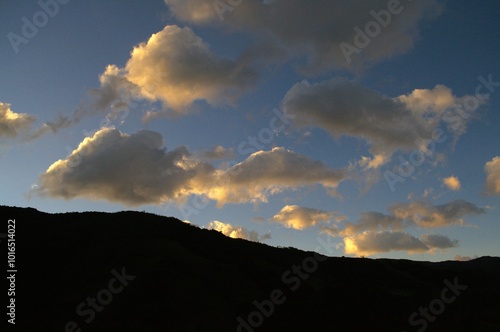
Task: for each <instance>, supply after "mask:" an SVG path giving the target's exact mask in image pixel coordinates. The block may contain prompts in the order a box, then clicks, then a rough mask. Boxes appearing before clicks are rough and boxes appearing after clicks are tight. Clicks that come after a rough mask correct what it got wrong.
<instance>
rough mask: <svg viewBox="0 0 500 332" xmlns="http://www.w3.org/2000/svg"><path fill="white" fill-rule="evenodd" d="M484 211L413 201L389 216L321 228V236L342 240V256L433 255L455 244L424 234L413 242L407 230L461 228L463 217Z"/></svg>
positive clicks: (464, 203) (374, 215) (460, 204)
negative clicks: (385, 253)
mask: <svg viewBox="0 0 500 332" xmlns="http://www.w3.org/2000/svg"><path fill="white" fill-rule="evenodd" d="M484 212H485V209H483V208H479V207H477V206H476V205H474V204H473V203H470V202H467V201H464V200H460V199H459V200H454V201H451V202H448V203H445V204H441V205H431V204H429V203H425V202H421V201H415V202H410V203H399V204H394V205H393V206H392V207H391V208H390V214H384V213H380V212H374V211H371V212H363V213H362V214H361V218H360V219H359V220H358V221H357V222H354V223H353V222H349V221H346V222H344V223H343V228H341V227H340V226H339V225H338V224H337V225H325V226H322V227H321V232H322V233H324V234H327V235H329V236H333V237H342V238H343V240H344V249H345V251H346V253H348V254H349V253H351V254H357V255H371V254H374V253H379V252H387V251H392V250H404V251H408V252H409V253H415V252H433V251H435V250H436V249H447V248H452V247H456V246H458V242H457V241H455V240H450V239H449V238H448V237H446V236H443V235H436V234H424V235H422V236H421V237H420V238H416V237H414V236H412V235H410V234H408V233H406V232H404V230H405V229H407V228H409V227H418V228H423V229H428V228H438V227H441V228H442V227H449V226H453V225H463V224H464V220H463V219H462V218H463V217H464V216H466V215H478V214H481V213H484Z"/></svg>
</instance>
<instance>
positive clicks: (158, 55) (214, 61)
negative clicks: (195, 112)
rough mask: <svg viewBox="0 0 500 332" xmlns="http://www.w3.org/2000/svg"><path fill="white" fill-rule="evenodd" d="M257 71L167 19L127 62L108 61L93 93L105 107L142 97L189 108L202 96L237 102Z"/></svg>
mask: <svg viewBox="0 0 500 332" xmlns="http://www.w3.org/2000/svg"><path fill="white" fill-rule="evenodd" d="M257 76H258V75H257V73H256V71H255V70H253V69H252V68H250V67H248V66H247V65H246V64H245V63H242V62H241V61H240V62H238V60H232V59H229V58H221V57H218V56H217V55H216V54H214V53H213V52H212V51H211V50H210V47H209V45H208V44H206V43H205V42H204V41H203V40H202V39H201V38H200V37H198V36H197V35H196V34H195V33H194V32H193V31H192V30H191V29H190V28H188V27H185V28H180V27H178V26H176V25H167V26H166V27H165V28H164V29H163V30H162V31H160V32H158V33H155V34H153V35H152V36H151V37H150V38H149V40H148V41H147V42H143V43H141V44H139V45H137V46H135V47H134V49H133V50H132V52H131V55H130V59H129V60H128V61H127V63H126V65H125V67H124V68H118V67H117V66H115V65H109V66H108V67H107V68H106V71H105V72H104V73H103V74H102V75H101V77H100V81H101V88H100V89H98V90H96V91H94V94H96V95H97V104H96V105H97V107H100V108H106V107H109V106H111V105H113V104H114V103H117V102H120V101H122V102H125V103H126V102H128V101H130V100H131V99H134V98H139V99H146V100H148V101H151V102H155V101H161V102H162V103H163V105H164V107H165V108H166V109H168V110H171V111H174V112H175V113H176V114H186V113H188V112H190V111H191V106H192V105H193V103H195V102H196V101H201V100H203V101H206V102H207V103H209V104H211V105H216V106H220V105H234V104H235V102H236V100H237V99H238V98H239V96H241V94H242V93H244V92H245V91H247V90H249V89H251V88H252V86H253V85H254V82H255V81H256V79H257ZM156 115H157V114H154V113H149V114H148V115H147V117H149V118H151V117H154V116H156Z"/></svg>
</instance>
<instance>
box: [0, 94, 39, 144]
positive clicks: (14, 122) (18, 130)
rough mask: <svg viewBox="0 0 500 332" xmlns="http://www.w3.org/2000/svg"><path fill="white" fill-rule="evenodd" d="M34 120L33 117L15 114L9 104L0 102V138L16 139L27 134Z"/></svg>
mask: <svg viewBox="0 0 500 332" xmlns="http://www.w3.org/2000/svg"><path fill="white" fill-rule="evenodd" d="M35 120H36V117H35V116H33V115H29V114H26V113H15V112H13V111H12V110H11V109H10V104H6V103H2V102H0V138H16V137H19V136H20V135H22V134H25V133H27V132H28V131H29V130H30V128H31V125H32V124H33V122H35Z"/></svg>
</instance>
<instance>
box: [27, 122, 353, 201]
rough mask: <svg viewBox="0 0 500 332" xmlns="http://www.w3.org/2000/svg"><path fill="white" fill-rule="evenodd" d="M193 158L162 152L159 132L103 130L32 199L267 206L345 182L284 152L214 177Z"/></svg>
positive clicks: (51, 171)
mask: <svg viewBox="0 0 500 332" xmlns="http://www.w3.org/2000/svg"><path fill="white" fill-rule="evenodd" d="M195 154H196V153H195ZM195 154H191V153H190V152H189V151H188V149H187V148H186V147H183V146H181V147H178V148H176V149H174V150H172V151H166V149H165V147H164V146H163V138H162V136H161V135H160V134H159V133H157V132H153V131H147V130H142V131H139V132H137V133H135V134H132V135H129V134H125V133H122V132H120V131H119V130H117V129H112V128H105V129H101V130H99V131H97V132H96V133H95V134H94V135H93V136H92V137H87V138H85V139H84V140H83V141H82V142H81V143H80V145H79V146H78V147H77V148H76V149H75V150H74V151H73V152H71V153H70V155H69V156H67V157H66V158H65V159H61V160H58V161H56V162H54V163H53V164H52V165H51V166H50V167H49V168H48V169H47V170H46V171H45V172H44V173H43V174H41V175H40V178H39V186H38V188H37V189H36V190H35V192H34V193H36V194H38V195H41V196H50V197H58V198H64V199H72V198H76V197H83V198H88V199H94V200H97V199H105V200H108V201H112V202H120V203H123V204H125V205H131V206H136V205H142V204H160V203H163V202H166V201H172V200H174V201H184V200H185V199H186V198H187V197H188V196H189V195H202V196H204V197H206V198H209V199H212V200H214V201H216V202H217V205H218V206H219V207H221V206H223V205H224V204H228V203H248V202H252V203H256V202H266V201H267V198H268V197H269V196H270V195H273V194H276V193H280V192H282V191H284V190H293V189H296V188H299V187H303V186H312V185H315V184H319V185H322V186H323V187H325V188H326V189H327V190H328V191H329V192H330V193H332V194H333V193H334V191H335V188H336V186H337V185H338V183H339V182H340V181H342V180H344V179H345V178H346V173H345V171H343V170H334V169H331V168H329V167H328V166H326V165H325V164H323V163H322V162H320V161H316V160H312V159H309V158H307V157H305V156H303V155H300V154H298V153H295V152H292V151H289V150H285V149H284V148H274V149H273V150H271V151H258V152H255V153H253V154H252V155H250V156H249V157H248V158H247V159H245V160H243V161H242V162H240V163H238V164H236V165H234V166H232V167H230V168H225V169H224V168H220V169H216V168H215V167H214V166H213V165H211V164H209V163H207V162H205V161H202V160H200V159H198V158H196V157H194V155H195Z"/></svg>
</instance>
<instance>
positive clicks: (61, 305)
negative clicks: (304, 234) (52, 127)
mask: <svg viewBox="0 0 500 332" xmlns="http://www.w3.org/2000/svg"><path fill="white" fill-rule="evenodd" d="M0 215H1V216H2V219H3V221H2V222H3V225H4V226H2V229H0V233H6V229H7V227H6V226H5V225H6V223H7V220H8V219H15V225H16V250H15V252H16V268H17V274H16V280H15V293H16V294H15V301H16V302H15V303H16V316H15V318H16V320H15V321H16V325H15V327H16V328H15V330H18V331H61V332H62V331H144V332H149V331H245V332H249V331H500V285H499V282H500V258H498V257H482V258H478V259H476V260H473V261H469V262H442V263H430V262H415V261H409V260H392V259H377V260H373V259H362V258H334V257H330V258H327V257H325V256H320V255H318V254H314V253H312V252H304V251H300V250H297V249H291V248H288V249H286V248H273V247H270V246H267V245H263V244H258V243H253V242H248V241H244V240H237V239H230V238H227V237H225V236H223V235H222V234H220V233H218V232H216V231H208V230H203V229H199V228H197V227H194V226H190V225H187V224H185V223H183V222H181V221H179V220H177V219H174V218H166V217H161V216H156V215H151V214H146V213H139V212H120V213H113V214H108V213H96V212H87V213H65V214H47V213H43V212H39V211H37V210H34V209H21V208H10V207H0ZM0 240H1V241H2V243H1V244H0V245H1V248H2V252H4V253H5V251H6V247H7V246H6V241H7V238H5V237H2V238H0ZM2 256H3V257H6V256H7V255H2ZM4 259H5V260H6V258H4ZM2 266H5V265H4V264H2ZM5 270H6V269H5V268H3V271H4V273H5ZM4 280H6V279H4ZM4 284H5V283H4ZM8 287H9V285H8V284H5V289H7V288H8ZM2 291H3V290H2ZM4 294H5V293H4ZM4 296H5V295H4ZM4 298H5V297H4ZM4 301H8V300H4ZM5 303H7V302H4V304H5ZM2 307H3V308H5V307H6V306H5V305H3V306H2ZM4 310H6V309H4ZM2 316H3V317H4V319H3V320H4V321H5V320H6V319H7V318H9V317H8V316H7V318H5V317H6V316H5V313H2Z"/></svg>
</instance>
